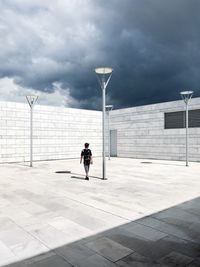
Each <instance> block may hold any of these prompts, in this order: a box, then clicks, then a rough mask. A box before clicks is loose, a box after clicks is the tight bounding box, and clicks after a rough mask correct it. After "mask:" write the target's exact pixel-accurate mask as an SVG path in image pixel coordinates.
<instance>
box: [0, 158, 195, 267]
mask: <svg viewBox="0 0 200 267" xmlns="http://www.w3.org/2000/svg"><path fill="white" fill-rule="evenodd" d="M144 161H145V159H141V160H139V159H126V158H111V160H110V161H107V178H108V180H105V181H102V180H101V179H99V178H101V163H102V161H101V158H95V159H94V165H93V166H91V170H90V180H89V181H85V180H84V169H83V166H82V165H80V164H79V159H73V160H61V161H48V162H35V163H34V167H33V168H30V167H28V163H27V164H26V163H20V164H2V165H0V173H1V177H0V210H1V213H0V266H2V267H3V266H4V267H5V266H7V267H55V266H56V267H68V266H77V267H94V266H95V267H96V266H97V267H98V266H99V267H102V266H105V267H107V266H108V267H109V266H111V267H112V266H115V267H117V266H118V267H119V266H122V267H127V266H140V267H141V266H148V267H152V266H153V267H154V266H157V267H158V266H163V267H165V266H187V267H194V266H196V267H197V266H200V179H199V173H200V164H199V163H190V166H189V167H185V166H184V162H172V161H160V160H159V161H157V160H151V162H152V164H143V163H142V162H144ZM61 170H62V171H63V170H70V171H71V173H64V172H59V171H61Z"/></svg>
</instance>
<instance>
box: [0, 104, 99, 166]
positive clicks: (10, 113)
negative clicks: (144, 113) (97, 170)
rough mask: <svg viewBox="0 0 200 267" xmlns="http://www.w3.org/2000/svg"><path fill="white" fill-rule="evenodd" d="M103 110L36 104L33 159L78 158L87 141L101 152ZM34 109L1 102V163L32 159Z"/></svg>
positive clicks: (96, 154) (25, 105)
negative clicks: (31, 123)
mask: <svg viewBox="0 0 200 267" xmlns="http://www.w3.org/2000/svg"><path fill="white" fill-rule="evenodd" d="M101 118H102V115H101V112H99V111H90V110H79V109H70V108H60V107H51V106H41V105H38V104H36V105H35V107H34V116H33V122H34V124H33V127H34V131H33V159H34V160H50V159H65V158H77V157H79V156H80V151H81V149H82V147H83V144H84V143H85V142H89V143H90V147H91V149H92V150H93V154H94V156H100V155H101V140H102V138H101ZM29 147H30V108H29V106H28V104H26V103H25V104H23V103H14V102H0V163H2V162H20V161H29Z"/></svg>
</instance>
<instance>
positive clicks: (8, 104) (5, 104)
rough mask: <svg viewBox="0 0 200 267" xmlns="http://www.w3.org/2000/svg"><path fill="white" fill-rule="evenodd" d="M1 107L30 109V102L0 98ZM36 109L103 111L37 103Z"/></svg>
mask: <svg viewBox="0 0 200 267" xmlns="http://www.w3.org/2000/svg"><path fill="white" fill-rule="evenodd" d="M0 107H4V108H23V109H29V105H28V103H26V102H25V101H24V102H14V101H4V100H0ZM34 108H35V109H36V110H38V109H39V110H43V111H48V110H49V111H50V110H51V111H56V110H57V111H59V110H60V111H61V110H71V111H75V112H78V111H79V112H90V113H91V112H94V113H101V111H99V110H91V109H81V108H73V107H63V106H51V105H42V104H37V103H36V105H35V106H34Z"/></svg>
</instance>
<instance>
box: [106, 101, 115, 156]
mask: <svg viewBox="0 0 200 267" xmlns="http://www.w3.org/2000/svg"><path fill="white" fill-rule="evenodd" d="M112 109H113V105H107V106H106V111H107V114H108V159H109V160H110V111H111V110H112Z"/></svg>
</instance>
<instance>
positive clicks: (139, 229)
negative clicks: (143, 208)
mask: <svg viewBox="0 0 200 267" xmlns="http://www.w3.org/2000/svg"><path fill="white" fill-rule="evenodd" d="M122 228H125V229H126V230H128V231H130V232H131V233H134V234H135V235H137V236H141V237H143V238H145V239H147V240H151V241H157V240H159V239H161V238H163V237H165V236H167V234H165V233H163V232H161V231H157V230H154V229H152V228H151V227H148V226H145V225H141V224H138V223H135V222H131V223H128V224H125V225H123V226H122Z"/></svg>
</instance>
